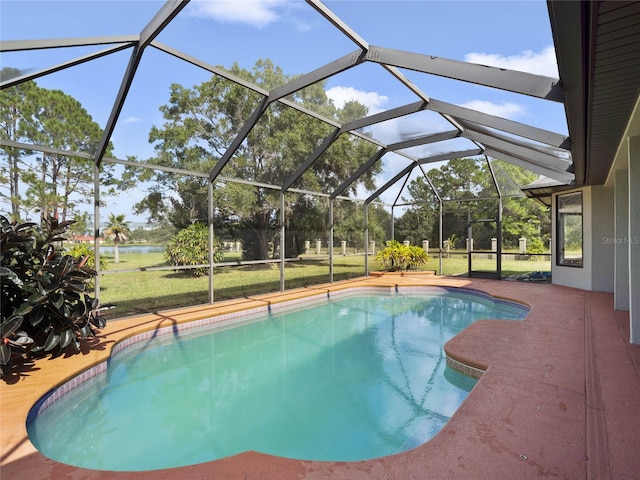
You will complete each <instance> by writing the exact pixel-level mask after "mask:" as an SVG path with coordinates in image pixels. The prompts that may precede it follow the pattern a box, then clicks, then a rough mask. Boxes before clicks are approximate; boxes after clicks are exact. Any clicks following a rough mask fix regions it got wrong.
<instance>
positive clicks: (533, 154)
mask: <svg viewBox="0 0 640 480" xmlns="http://www.w3.org/2000/svg"><path fill="white" fill-rule="evenodd" d="M462 136H463V137H465V138H468V139H470V140H474V141H476V142H480V143H481V144H482V145H483V146H488V147H491V148H493V149H498V150H501V151H504V152H506V153H510V154H512V155H515V156H517V157H520V158H522V159H524V160H527V161H530V162H531V163H535V164H538V165H540V166H543V167H545V168H549V169H552V170H556V171H558V172H560V173H562V172H566V171H567V169H569V168H570V167H571V161H570V160H568V159H566V158H561V157H557V156H554V155H549V154H547V153H543V152H539V151H537V150H534V149H532V148H528V147H523V146H520V145H516V144H514V143H512V142H509V141H505V140H500V139H498V138H495V137H493V136H491V135H485V134H483V133H479V132H474V131H473V130H469V129H467V130H465V131H464V133H463V134H462Z"/></svg>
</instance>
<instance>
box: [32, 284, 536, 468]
mask: <svg viewBox="0 0 640 480" xmlns="http://www.w3.org/2000/svg"><path fill="white" fill-rule="evenodd" d="M526 313H527V310H526V309H524V308H522V307H521V306H515V305H513V304H508V303H505V302H494V301H492V300H491V299H489V298H487V297H485V296H478V295H467V294H460V293H450V292H444V291H443V292H431V293H428V294H417V295H413V294H411V295H384V294H379V295H378V294H376V295H361V296H357V297H352V296H348V297H342V298H340V299H338V300H332V301H325V302H323V303H320V304H317V305H314V306H312V307H311V308H306V309H302V310H290V311H286V312H283V313H278V314H273V315H262V316H260V317H254V318H252V319H251V320H250V321H247V322H244V323H241V324H239V325H236V326H234V327H233V328H220V327H207V328H198V329H191V330H188V331H186V332H182V331H177V330H176V331H174V332H173V333H172V334H169V335H158V336H156V337H155V338H151V339H145V340H144V341H141V342H139V343H137V344H134V345H132V346H129V347H127V348H125V349H124V350H122V351H121V352H119V353H117V354H115V355H114V356H113V357H112V359H111V360H110V362H109V364H108V367H107V369H106V370H105V371H104V372H102V373H100V374H98V375H97V376H95V377H94V378H92V379H90V380H88V381H86V382H84V383H82V384H81V385H79V386H77V387H76V388H74V389H73V390H71V391H70V392H69V393H66V394H64V395H63V396H62V397H61V398H60V399H58V400H56V401H55V402H53V403H51V404H50V405H49V406H47V408H43V409H41V410H40V411H39V412H38V411H37V406H36V407H34V411H33V412H32V413H33V415H30V419H29V422H28V431H29V436H30V439H31V441H32V442H33V444H34V445H35V446H36V448H38V450H40V452H42V453H43V454H44V455H46V456H48V457H50V458H52V459H55V460H57V461H60V462H63V463H67V464H72V465H76V466H82V467H86V468H93V469H102V470H117V471H123V470H152V469H158V468H166V467H175V466H184V465H190V464H195V463H200V462H205V461H209V460H214V459H219V458H222V457H226V456H229V455H233V454H236V453H240V452H243V451H246V450H256V451H260V452H264V453H269V454H273V455H278V456H283V457H291V458H298V459H307V460H333V461H352V460H363V459H369V458H375V457H380V456H384V455H389V454H393V453H398V452H401V451H404V450H408V449H411V448H413V447H416V446H418V445H420V444H422V443H424V442H426V441H427V440H429V439H430V438H432V437H433V436H434V435H435V434H436V433H437V432H438V431H439V430H440V429H441V428H442V427H443V425H444V424H445V423H446V422H447V421H448V420H449V418H450V417H451V415H452V414H453V413H454V412H455V410H456V409H457V408H458V406H459V405H460V404H461V403H462V401H463V400H464V399H465V398H466V396H467V395H468V392H469V391H470V390H471V388H473V386H474V385H475V381H474V380H473V379H471V378H469V377H466V376H464V375H462V374H460V373H458V372H456V371H453V370H451V369H449V368H448V367H446V362H445V355H444V352H443V344H444V343H445V342H446V341H447V340H448V339H450V338H451V337H452V336H454V335H455V334H456V333H458V332H459V331H461V330H462V329H463V328H465V327H466V326H468V325H469V324H470V323H472V322H473V321H475V320H478V319H481V318H504V319H521V318H523V317H524V316H525V315H526Z"/></svg>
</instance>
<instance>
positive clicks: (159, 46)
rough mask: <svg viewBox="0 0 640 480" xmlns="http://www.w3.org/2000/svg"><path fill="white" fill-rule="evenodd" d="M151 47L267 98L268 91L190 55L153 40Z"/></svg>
mask: <svg viewBox="0 0 640 480" xmlns="http://www.w3.org/2000/svg"><path fill="white" fill-rule="evenodd" d="M151 46H152V47H154V48H157V49H158V50H160V51H163V52H165V53H168V54H169V55H172V56H174V57H176V58H179V59H180V60H184V61H185V62H187V63H190V64H191V65H194V66H196V67H199V68H202V69H204V70H206V71H208V72H210V73H213V74H214V75H217V76H219V77H222V78H226V79H227V80H229V81H231V82H233V83H235V84H236V85H240V86H242V87H245V88H248V89H249V90H253V91H254V92H256V93H259V94H261V95H264V96H265V97H268V96H269V90H266V89H264V88H261V87H258V86H257V85H254V84H252V83H251V82H247V81H246V80H244V79H242V78H240V77H237V76H235V75H232V74H231V73H229V72H227V71H226V70H223V69H221V68H219V67H215V66H213V65H211V64H209V63H207V62H203V61H202V60H200V59H198V58H195V57H192V56H191V55H189V54H187V53H184V52H182V51H180V50H177V49H175V48H173V47H170V46H168V45H165V44H164V43H160V42H158V41H157V40H154V41H153V42H151Z"/></svg>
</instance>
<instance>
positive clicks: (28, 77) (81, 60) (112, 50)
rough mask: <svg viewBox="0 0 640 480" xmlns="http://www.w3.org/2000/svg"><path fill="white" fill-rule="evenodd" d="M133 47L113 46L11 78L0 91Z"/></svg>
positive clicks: (2, 85) (0, 87) (128, 44)
mask: <svg viewBox="0 0 640 480" xmlns="http://www.w3.org/2000/svg"><path fill="white" fill-rule="evenodd" d="M133 45H134V44H132V43H126V44H120V45H115V46H113V47H109V48H105V49H104V50H100V51H99V52H95V53H91V54H89V55H85V56H83V57H78V58H75V59H73V60H69V61H67V62H64V63H59V64H58V65H54V66H53V67H48V68H44V69H42V70H38V71H37V72H32V73H28V74H25V75H20V76H19V77H15V78H11V79H9V80H6V81H4V82H2V83H1V84H0V89H5V88H9V87H13V86H14V85H18V84H20V83H23V82H27V81H29V80H35V79H36V78H40V77H44V76H45V75H49V74H50V73H56V72H59V71H61V70H64V69H65V68H69V67H75V66H76V65H81V64H83V63H85V62H88V61H90V60H94V59H96V58H101V57H104V56H107V55H110V54H112V53H115V52H119V51H120V50H124V49H125V48H130V47H131V46H133Z"/></svg>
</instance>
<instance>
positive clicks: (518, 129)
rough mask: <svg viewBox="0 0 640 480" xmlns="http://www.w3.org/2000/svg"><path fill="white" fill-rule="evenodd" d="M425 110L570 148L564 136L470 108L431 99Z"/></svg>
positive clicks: (568, 141)
mask: <svg viewBox="0 0 640 480" xmlns="http://www.w3.org/2000/svg"><path fill="white" fill-rule="evenodd" d="M425 108H426V109H427V110H432V111H434V112H438V113H440V114H448V115H451V116H452V117H453V118H454V119H457V120H458V121H460V120H467V121H469V122H473V123H477V124H480V125H484V126H486V127H491V128H495V129H496V130H502V131H503V132H507V133H512V134H514V135H518V136H520V137H524V138H528V139H529V140H534V141H536V142H540V143H544V144H547V145H552V146H554V147H558V148H563V149H565V150H569V149H570V148H571V141H570V139H569V137H567V136H566V135H561V134H559V133H555V132H551V131H549V130H544V129H542V128H537V127H532V126H531V125H526V124H524V123H519V122H514V121H513V120H507V119H506V118H501V117H497V116H495V115H490V114H488V113H482V112H479V111H477V110H473V109H471V108H465V107H460V106H458V105H453V104H451V103H447V102H443V101H442V100H437V99H435V98H432V99H431V102H429V104H428V105H426V107H425Z"/></svg>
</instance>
